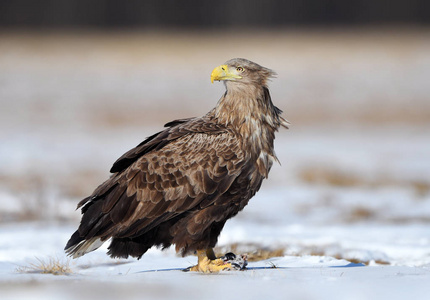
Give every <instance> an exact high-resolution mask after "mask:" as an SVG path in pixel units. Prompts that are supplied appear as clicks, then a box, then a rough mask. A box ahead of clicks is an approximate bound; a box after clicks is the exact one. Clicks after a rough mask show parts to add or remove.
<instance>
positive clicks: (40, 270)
mask: <svg viewBox="0 0 430 300" xmlns="http://www.w3.org/2000/svg"><path fill="white" fill-rule="evenodd" d="M36 260H37V263H31V264H30V265H29V266H20V267H18V268H17V269H16V271H17V272H18V273H37V274H52V275H69V274H71V273H72V270H71V269H70V267H69V260H67V261H66V262H63V261H61V260H59V259H58V258H49V260H48V261H44V260H42V259H39V258H36Z"/></svg>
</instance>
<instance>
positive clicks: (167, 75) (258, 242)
mask: <svg viewBox="0 0 430 300" xmlns="http://www.w3.org/2000/svg"><path fill="white" fill-rule="evenodd" d="M201 38H202V39H203V40H204V41H206V43H205V44H204V45H203V46H202V47H201V48H199V49H198V51H197V50H196V49H194V48H193V47H192V45H195V43H196V41H198V40H199V39H198V36H196V35H173V36H169V35H161V36H158V35H152V34H143V35H133V34H131V35H124V36H122V35H120V34H117V35H114V36H108V37H106V36H102V37H99V36H97V35H89V36H85V35H84V36H83V37H82V36H73V35H71V36H65V37H61V38H59V37H58V36H57V37H55V36H54V37H52V36H49V35H48V36H43V35H42V36H37V35H35V36H33V35H25V34H24V35H19V34H18V35H7V34H6V35H0V41H1V42H0V101H1V104H2V109H1V110H0V125H1V128H2V130H1V131H0V140H1V143H0V296H1V299H29V298H40V299H58V298H59V297H61V298H64V299H75V298H88V299H89V298H94V297H97V298H102V297H103V298H118V297H120V298H124V294H126V295H127V298H131V299H134V298H139V299H141V298H149V299H151V298H156V299H219V298H221V299H223V298H224V299H233V298H234V299H237V298H238V297H240V298H248V299H268V298H273V299H289V298H291V299H405V298H413V299H418V300H419V299H428V298H429V295H430V285H429V282H430V142H429V141H430V140H429V137H430V126H429V125H430V123H429V119H428V117H429V116H430V106H429V105H430V99H429V98H428V95H430V85H429V84H428V83H427V81H428V78H430V40H429V38H428V34H426V32H424V33H423V32H412V33H409V34H407V33H405V32H403V33H400V36H396V35H394V36H393V35H392V33H391V35H390V32H388V33H387V32H382V33H381V32H379V33H378V32H376V33H369V32H364V33H363V32H362V33H360V32H355V33H352V34H351V33H342V32H335V33H315V32H314V33H307V34H306V33H303V34H299V33H285V34H282V33H279V32H278V33H274V34H272V35H265V34H260V35H257V37H256V39H257V40H259V41H260V42H261V43H257V44H256V43H255V39H246V38H244V39H242V40H239V41H240V42H239V43H237V42H234V43H233V41H236V40H235V38H234V35H233V34H231V35H227V37H226V40H225V39H223V38H222V37H221V36H220V35H216V34H215V35H214V36H213V39H211V38H208V37H207V36H205V37H201ZM181 41H182V42H181ZM221 42H222V43H221ZM267 43H269V44H270V45H271V48H270V49H271V53H272V55H271V56H270V58H268V57H267V55H264V53H265V50H267V49H266V48H265V45H266V44H267ZM171 44H174V45H176V48H175V51H176V52H174V53H173V51H171V49H170V48H171V47H168V46H169V45H171ZM226 44H229V45H232V49H233V50H232V52H233V53H226V52H225V50H223V48H222V47H221V46H222V45H226ZM238 45H239V46H241V47H239V46H238ZM244 45H245V46H249V47H243V46H244ZM166 47H168V48H169V49H167V48H166ZM242 48H246V49H247V50H243V49H242ZM166 49H167V50H166ZM241 50H243V51H244V52H245V53H242V52H241ZM140 51H142V53H141V52H140ZM223 51H224V52H223ZM179 56H180V57H181V58H182V59H178V57H179ZM232 56H244V57H249V58H253V59H255V60H256V61H257V62H261V63H265V64H266V65H267V66H269V67H272V68H274V69H275V70H276V71H277V72H278V74H279V75H278V78H277V79H275V80H274V81H273V84H272V87H273V88H272V97H273V101H274V102H275V104H277V105H278V106H280V107H281V108H282V109H284V110H285V114H286V117H287V118H288V119H290V120H291V121H292V123H293V125H292V127H291V129H290V130H288V131H285V130H284V131H281V132H279V134H278V135H277V139H276V152H277V154H278V157H279V159H280V161H281V162H282V166H278V165H275V166H274V167H273V169H272V172H271V174H270V176H269V177H270V178H269V180H268V181H266V182H265V183H264V184H263V187H262V189H261V191H260V192H259V193H258V194H257V195H256V196H255V197H254V198H253V199H252V200H251V201H250V204H249V205H248V206H247V207H246V209H245V210H244V211H243V212H241V213H240V214H239V215H238V216H237V217H236V218H234V219H232V220H230V221H229V222H228V223H227V225H226V227H225V229H224V231H223V232H222V234H221V236H220V239H219V246H220V248H219V250H220V251H228V250H229V249H230V248H231V247H232V246H233V247H236V249H237V251H239V252H247V253H251V254H252V253H255V252H257V251H260V250H262V249H263V250H268V251H270V250H277V251H278V253H281V254H280V255H279V256H278V257H272V258H269V259H266V260H262V261H258V262H251V263H250V264H249V267H250V268H249V270H247V271H243V272H223V273H222V274H218V275H202V274H194V273H184V272H181V271H180V269H182V268H186V267H188V266H190V265H191V264H194V263H195V261H196V258H195V257H193V256H189V257H185V258H180V257H177V256H176V255H175V253H174V251H173V250H172V249H169V250H167V251H165V252H161V251H159V250H157V249H151V250H150V251H149V252H148V253H147V254H146V255H145V256H144V257H143V258H142V259H141V260H140V261H136V260H134V259H131V260H111V259H109V258H108V257H107V256H106V255H105V251H106V247H103V248H102V249H99V250H97V251H95V252H93V253H91V254H88V255H86V256H84V257H82V258H80V259H78V260H68V259H67V258H66V257H65V255H64V253H63V250H62V249H63V247H64V245H65V243H66V241H67V240H68V238H69V237H70V235H71V233H72V232H73V231H74V230H75V229H76V226H77V224H78V222H79V212H76V211H74V208H75V205H76V203H77V202H78V201H79V200H80V199H81V198H83V197H85V196H86V195H88V194H89V193H91V191H92V190H93V189H94V188H95V187H96V186H97V185H98V184H99V183H100V182H101V181H102V180H104V179H105V178H106V177H107V176H108V173H107V170H108V169H109V168H110V166H111V164H112V162H113V161H115V159H116V158H118V157H119V156H120V155H121V154H122V153H123V152H125V151H126V150H128V149H129V148H130V147H133V146H134V145H136V144H138V143H139V142H140V141H141V140H142V139H143V138H144V137H146V136H148V135H150V134H151V133H153V132H154V131H156V130H159V129H160V128H161V125H162V124H163V123H165V122H167V121H170V119H171V118H175V117H176V118H181V117H188V116H193V115H201V114H203V113H205V112H206V111H207V110H208V109H209V108H210V107H211V106H212V105H214V103H215V102H216V100H217V98H218V97H219V95H220V93H221V92H222V85H210V83H209V75H208V74H210V71H211V70H212V68H213V67H215V66H216V65H218V64H220V63H222V62H223V61H225V60H226V59H228V58H230V57H232ZM208 57H210V59H209V58H208ZM284 57H288V58H291V59H285V58H284ZM322 57H324V59H321V58H322ZM191 61H192V62H193V63H194V62H195V64H190V62H191ZM276 66H277V67H276ZM205 76H206V77H205ZM184 78H187V79H188V80H185V81H184ZM190 78H195V80H189V79H190ZM190 90H194V91H196V93H193V94H189V91H190ZM148 99H151V101H149V100H148ZM201 99H204V101H201ZM178 103H181V105H180V107H179V109H175V108H177V107H178ZM196 103H198V105H196ZM279 251H280V252H279ZM50 260H58V261H60V262H61V263H62V264H63V265H69V267H70V271H69V273H68V275H61V276H60V275H58V276H54V275H51V274H41V273H40V272H37V270H36V272H34V271H35V270H32V269H31V268H32V265H33V266H34V265H36V266H37V265H39V264H40V261H43V262H45V263H48V262H49V261H50ZM273 266H276V268H271V267H273ZM36 269H38V268H37V267H36Z"/></svg>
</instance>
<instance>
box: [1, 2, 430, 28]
mask: <svg viewBox="0 0 430 300" xmlns="http://www.w3.org/2000/svg"><path fill="white" fill-rule="evenodd" d="M429 23H430V1H429V0H352V1H351V0H264V1H263V0H251V1H249V0H217V1H201V0H181V1H179V0H176V1H175V0H146V1H137V0H127V1H116V0H91V1H87V0H40V1H35V0H1V1H0V26H1V27H3V28H60V29H61V28H73V29H75V28H97V29H105V28H107V29H109V28H163V27H166V28H171V27H179V28H181V27H182V28H205V29H207V28H234V27H239V28H240V27H261V28H274V27H285V26H289V27H291V26H339V25H365V26H373V25H393V24H394V25H428V24H429Z"/></svg>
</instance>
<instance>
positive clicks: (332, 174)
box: [298, 167, 430, 198]
mask: <svg viewBox="0 0 430 300" xmlns="http://www.w3.org/2000/svg"><path fill="white" fill-rule="evenodd" d="M298 177H299V178H300V179H301V180H302V181H304V182H305V183H308V184H322V185H330V186H337V187H372V188H377V187H386V186H403V187H411V188H413V189H414V191H415V194H416V196H417V197H419V198H421V197H424V196H426V195H427V194H428V193H430V182H429V181H425V180H421V181H418V180H416V181H414V180H407V179H405V180H400V179H395V178H391V177H389V176H388V175H387V176H381V177H379V178H368V177H365V176H358V175H356V174H353V173H348V172H345V171H342V170H335V169H331V168H329V167H327V168H324V167H318V168H315V167H308V168H303V169H302V170H301V171H300V172H299V174H298Z"/></svg>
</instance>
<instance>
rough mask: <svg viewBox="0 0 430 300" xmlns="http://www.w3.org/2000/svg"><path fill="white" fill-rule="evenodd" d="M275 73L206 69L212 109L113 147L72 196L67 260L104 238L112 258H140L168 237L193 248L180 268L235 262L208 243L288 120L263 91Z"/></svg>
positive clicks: (211, 268) (232, 63)
mask: <svg viewBox="0 0 430 300" xmlns="http://www.w3.org/2000/svg"><path fill="white" fill-rule="evenodd" d="M275 75H276V73H275V72H274V71H272V70H270V69H268V68H265V67H262V66H260V65H258V64H256V63H254V62H251V61H249V60H247V59H243V58H234V59H231V60H229V61H227V62H226V63H225V64H223V65H221V66H219V67H216V68H215V69H214V70H213V71H212V74H211V81H212V83H213V82H214V81H223V82H224V85H225V88H226V91H225V93H224V94H223V95H222V97H221V98H220V100H219V101H218V103H217V105H216V106H215V108H213V109H212V110H211V111H209V112H208V113H207V114H206V115H204V116H202V117H195V118H187V119H178V120H174V121H171V122H169V123H167V124H166V125H165V127H166V128H165V129H164V130H162V131H160V132H158V133H155V134H154V135H151V136H150V137H148V138H146V139H145V140H144V141H143V142H142V143H140V144H139V145H137V146H136V147H135V148H133V149H131V150H129V151H128V152H126V153H125V154H124V155H122V156H121V157H120V158H119V159H118V160H117V161H116V162H115V163H114V164H113V166H112V168H111V169H110V172H111V173H113V174H112V175H111V177H110V178H109V179H107V180H106V181H105V182H103V183H102V184H101V185H100V186H98V187H97V188H96V189H95V190H94V192H93V193H92V194H91V195H90V196H89V197H87V198H85V199H83V200H82V201H80V202H79V203H78V206H77V209H79V208H81V212H82V219H81V222H80V225H79V227H78V229H77V230H76V232H75V233H73V235H72V236H71V238H70V240H69V241H68V243H67V245H66V247H65V252H66V253H67V254H68V255H69V256H72V257H73V258H77V257H80V256H82V255H84V254H86V253H88V252H90V251H93V250H95V249H97V248H99V247H100V246H101V245H102V244H103V243H104V242H107V241H108V240H110V245H109V247H108V253H107V254H108V255H110V256H111V257H112V258H128V257H129V256H132V257H136V258H138V259H140V258H141V257H142V256H143V255H144V253H145V252H146V251H147V250H148V249H150V248H151V247H153V246H156V247H161V248H162V249H165V248H168V247H170V246H171V245H175V247H176V248H175V249H176V252H178V253H180V254H182V256H185V255H188V254H193V253H194V254H197V257H198V263H197V265H196V266H193V267H190V268H189V269H188V270H191V271H200V272H219V271H221V270H233V269H236V267H237V264H236V263H234V262H233V261H232V259H233V258H234V257H233V258H232V256H231V255H226V256H224V257H222V258H217V257H216V256H215V254H214V251H213V247H215V245H216V243H217V240H218V236H219V235H220V233H221V230H222V229H223V227H224V225H225V223H226V221H227V220H228V219H230V218H232V217H234V216H235V215H236V214H237V213H238V212H239V211H241V210H242V209H243V208H244V207H245V206H246V205H247V204H248V201H249V199H251V198H252V197H253V196H254V195H255V193H256V192H257V191H258V190H259V189H260V187H261V184H262V181H263V179H265V178H267V177H268V173H269V171H270V169H271V166H272V164H273V162H274V161H277V157H276V155H275V152H274V145H273V144H274V139H275V132H276V131H278V129H279V128H280V127H281V126H282V127H285V128H288V124H289V123H288V121H287V120H285V119H284V118H283V117H282V116H281V113H282V111H281V110H280V109H279V108H277V107H276V106H274V105H273V103H272V100H271V97H270V93H269V89H268V80H269V79H270V78H272V77H274V76H275ZM233 256H234V255H233ZM226 257H227V258H226Z"/></svg>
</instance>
